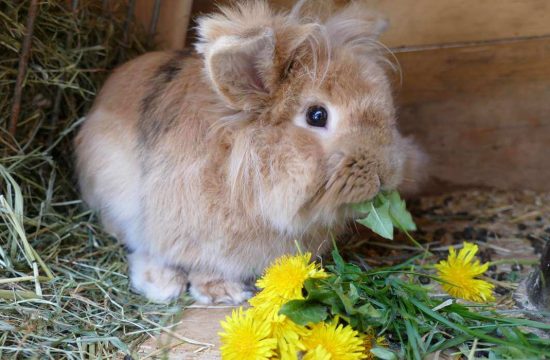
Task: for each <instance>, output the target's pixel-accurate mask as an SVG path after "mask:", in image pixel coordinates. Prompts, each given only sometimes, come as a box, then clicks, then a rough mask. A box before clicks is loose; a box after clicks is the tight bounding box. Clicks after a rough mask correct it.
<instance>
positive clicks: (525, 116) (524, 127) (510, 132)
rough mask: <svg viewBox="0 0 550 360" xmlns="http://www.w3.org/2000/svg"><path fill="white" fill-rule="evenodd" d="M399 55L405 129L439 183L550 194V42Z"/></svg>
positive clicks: (528, 42)
mask: <svg viewBox="0 0 550 360" xmlns="http://www.w3.org/2000/svg"><path fill="white" fill-rule="evenodd" d="M397 57H398V59H399V61H400V63H401V67H402V72H403V86H402V88H401V89H400V90H398V91H397V95H398V96H397V98H398V103H399V104H400V106H401V109H400V111H399V113H400V125H401V128H402V130H403V131H404V132H405V133H410V134H414V135H415V136H416V137H417V138H418V139H419V140H420V142H421V143H422V145H423V146H424V147H425V149H426V150H427V152H428V154H429V155H430V157H431V167H430V174H431V175H432V176H434V177H435V178H436V179H437V180H439V182H440V183H443V184H446V185H451V187H452V186H495V187H497V188H509V189H513V188H527V189H534V190H548V189H550V183H549V181H548V180H549V179H550V38H542V39H536V40H528V41H518V42H509V43H503V44H492V45H483V46H469V47H459V48H446V49H433V50H426V51H414V52H403V53H399V54H397ZM439 188H441V186H440V187H439Z"/></svg>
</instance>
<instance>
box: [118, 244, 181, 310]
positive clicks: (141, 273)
mask: <svg viewBox="0 0 550 360" xmlns="http://www.w3.org/2000/svg"><path fill="white" fill-rule="evenodd" d="M128 260H129V265H130V281H131V284H132V288H133V289H135V290H136V291H137V292H139V293H141V294H143V295H145V297H147V299H149V300H151V301H154V302H157V303H167V302H170V301H171V300H174V299H176V298H177V297H178V296H179V295H180V294H181V293H182V292H183V291H184V290H185V287H186V285H187V277H186V276H185V274H184V273H182V272H180V271H177V270H176V269H174V268H172V267H169V266H166V265H163V264H161V263H159V262H157V261H156V260H154V259H153V257H151V256H149V255H145V254H143V253H133V254H130V255H129V256H128Z"/></svg>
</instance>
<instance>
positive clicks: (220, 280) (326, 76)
mask: <svg viewBox="0 0 550 360" xmlns="http://www.w3.org/2000/svg"><path fill="white" fill-rule="evenodd" d="M385 27H386V21H385V20H384V19H383V18H381V17H380V16H378V15H377V14H374V13H372V12H370V11H369V10H368V9H365V8H364V6H363V5H361V4H359V3H351V4H350V5H348V6H347V7H345V8H343V9H340V10H339V11H337V12H335V13H333V14H332V15H330V16H328V17H326V18H324V19H322V20H321V19H320V18H319V17H311V16H310V17H308V16H305V15H303V13H302V12H300V11H299V8H298V7H296V8H294V9H292V10H291V11H290V12H277V11H274V10H272V9H271V8H270V6H269V5H268V4H267V3H266V2H264V1H249V2H241V3H239V4H235V5H233V6H230V7H222V8H220V9H219V11H218V12H217V13H215V14H210V15H207V16H203V17H201V18H200V19H199V20H198V26H197V30H198V39H197V43H196V44H195V48H194V51H193V52H191V51H188V52H185V51H164V52H152V53H147V54H145V55H141V56H140V57H138V58H136V59H134V60H132V61H129V62H127V63H125V64H123V65H122V66H120V67H119V68H117V69H116V70H115V71H114V72H113V74H112V75H111V76H110V78H109V79H108V80H107V81H106V83H105V85H104V86H103V88H102V90H101V91H100V93H99V94H98V96H97V98H96V100H95V102H94V104H93V106H92V108H91V110H90V111H89V113H88V114H87V116H86V119H85V121H84V123H83V125H82V127H81V128H80V130H79V132H78V134H77V137H76V139H75V151H76V167H77V175H78V182H79V186H80V190H81V193H82V197H83V199H84V201H85V202H86V203H87V204H88V205H89V206H90V207H91V208H92V209H95V210H97V211H98V212H99V214H100V218H101V221H102V223H103V225H104V226H105V229H106V230H107V231H109V232H110V233H112V234H113V235H114V236H115V237H116V238H117V239H119V241H121V242H122V243H123V244H124V245H125V246H126V247H127V249H128V262H129V276H130V283H131V286H132V288H133V289H134V290H135V291H137V292H139V293H141V294H143V295H144V296H146V297H147V298H148V299H150V300H151V301H155V302H160V303H166V302H169V301H172V300H174V299H177V298H178V297H179V296H181V294H182V293H184V292H185V291H186V289H188V290H189V293H190V294H191V295H192V297H193V298H194V299H195V300H196V301H198V302H201V303H205V304H211V303H227V304H239V303H242V302H244V301H246V300H247V299H248V298H250V297H251V296H252V294H253V291H254V287H253V281H254V279H255V278H256V277H258V276H259V275H261V274H262V272H263V271H264V269H265V268H266V267H267V266H268V265H269V264H270V262H271V261H272V260H273V259H275V258H277V257H279V256H281V255H283V254H292V253H296V252H297V251H298V247H299V248H300V251H309V252H311V253H312V254H314V256H317V255H320V254H323V253H324V252H326V251H327V250H328V249H329V248H330V247H331V246H332V240H331V239H332V237H333V236H338V235H339V234H342V233H343V232H344V231H346V228H347V226H348V225H346V224H347V222H348V221H350V220H351V219H353V218H354V217H356V216H357V215H358V214H356V213H354V211H353V210H352V209H351V206H350V204H353V203H358V202H362V201H366V200H369V199H372V198H373V197H374V196H375V195H376V194H377V193H378V192H379V191H381V190H388V189H396V188H399V189H405V190H407V187H410V186H408V185H407V181H406V179H414V178H415V177H416V176H418V175H421V174H422V170H421V165H420V164H421V163H422V158H423V157H422V152H421V150H420V149H419V148H418V146H417V145H416V144H415V143H414V142H413V140H411V139H409V138H407V137H404V136H402V135H401V134H400V133H399V131H398V129H397V125H396V109H395V105H394V102H393V99H392V89H391V86H390V80H389V76H388V74H387V73H388V66H387V64H388V61H387V60H386V57H385V55H384V50H383V48H382V47H381V46H380V45H379V43H378V41H377V38H378V37H379V35H380V34H381V32H382V31H383V30H384V28H385ZM404 179H405V180H404ZM411 182H413V183H414V181H411ZM409 190H410V189H409Z"/></svg>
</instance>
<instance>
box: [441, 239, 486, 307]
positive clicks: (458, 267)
mask: <svg viewBox="0 0 550 360" xmlns="http://www.w3.org/2000/svg"><path fill="white" fill-rule="evenodd" d="M477 250H478V247H477V245H475V244H471V243H468V242H465V243H464V247H463V248H462V249H461V250H460V251H459V252H458V254H457V253H456V251H455V249H454V248H453V247H451V248H450V249H449V256H448V257H447V260H442V261H440V262H439V263H438V264H436V265H435V268H436V269H437V271H438V275H439V277H440V278H441V280H443V282H442V287H443V289H444V290H445V291H446V292H447V293H449V294H450V295H451V296H454V297H456V298H461V299H465V300H470V301H475V302H487V301H491V300H494V297H493V288H494V285H493V284H491V283H489V282H487V281H485V280H480V279H476V277H477V276H479V275H482V274H483V273H484V272H485V271H487V268H488V267H489V264H488V263H485V264H480V263H479V260H477V259H474V256H475V255H476V253H477Z"/></svg>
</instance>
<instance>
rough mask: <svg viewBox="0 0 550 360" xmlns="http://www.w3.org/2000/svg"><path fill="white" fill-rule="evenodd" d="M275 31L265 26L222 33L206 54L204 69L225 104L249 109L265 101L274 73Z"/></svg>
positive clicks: (270, 88) (270, 89)
mask: <svg viewBox="0 0 550 360" xmlns="http://www.w3.org/2000/svg"><path fill="white" fill-rule="evenodd" d="M274 57H275V34H274V31H273V29H271V28H264V29H262V30H261V31H260V32H259V33H257V34H255V35H252V36H247V37H241V36H222V37H221V38H219V39H217V40H216V42H215V43H214V44H212V46H211V47H210V48H209V51H208V53H207V54H205V61H206V72H207V74H208V76H209V78H210V80H211V81H212V84H213V85H214V87H215V89H216V90H217V92H218V93H219V94H220V95H221V96H222V97H223V98H224V99H225V100H226V102H227V103H228V105H230V106H231V107H234V108H236V109H239V110H251V109H253V108H255V107H257V106H258V105H259V104H260V103H261V102H263V101H266V100H267V97H268V95H269V94H270V93H271V91H272V90H273V89H272V86H273V84H272V83H271V79H272V78H273V76H274V74H273V72H274V63H273V62H274Z"/></svg>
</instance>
